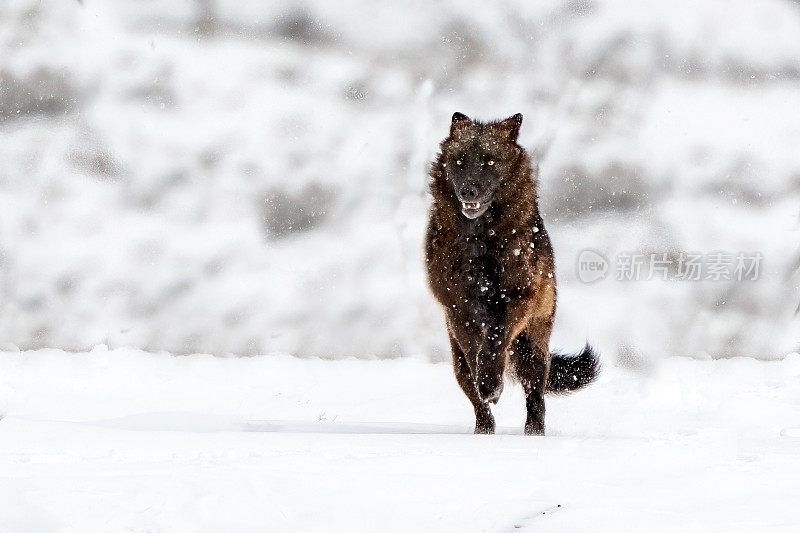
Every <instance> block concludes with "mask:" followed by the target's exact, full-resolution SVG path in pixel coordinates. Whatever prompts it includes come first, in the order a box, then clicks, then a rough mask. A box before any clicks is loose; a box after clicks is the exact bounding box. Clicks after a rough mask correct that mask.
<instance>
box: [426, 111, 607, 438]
mask: <svg viewBox="0 0 800 533" xmlns="http://www.w3.org/2000/svg"><path fill="white" fill-rule="evenodd" d="M521 125H522V115H514V116H513V117H510V118H508V119H505V120H502V121H497V122H488V123H482V122H477V121H473V120H470V119H469V118H467V117H466V116H465V115H462V114H461V113H455V114H454V115H453V120H452V123H451V126H450V134H449V136H448V137H447V138H446V139H445V140H444V141H442V143H441V147H440V148H441V150H440V152H439V154H438V155H437V157H436V160H435V161H434V162H433V164H432V166H431V172H430V176H431V184H430V188H431V194H432V196H433V204H432V205H431V210H430V219H429V222H428V232H427V239H426V264H427V270H428V282H429V286H430V288H431V291H432V293H433V295H434V297H435V298H436V300H437V301H438V302H439V303H440V304H441V305H442V307H443V309H444V312H445V318H446V322H447V329H448V334H449V336H450V346H451V348H452V351H453V367H454V370H455V374H456V379H457V380H458V383H459V385H460V386H461V388H462V390H463V391H464V393H465V394H466V396H467V398H469V400H470V401H471V402H472V404H473V407H474V409H475V416H476V427H475V431H476V432H479V433H491V432H493V431H494V418H493V417H492V414H491V410H490V409H489V403H494V402H496V401H497V399H498V398H499V396H500V394H501V393H502V389H503V376H504V375H506V374H508V375H510V376H512V377H515V378H516V379H518V380H519V381H520V383H522V386H523V389H524V391H525V395H526V407H527V411H528V419H527V421H526V424H525V431H526V433H529V434H541V433H543V432H544V397H543V395H544V392H545V390H547V391H552V392H567V391H569V390H574V389H577V388H579V387H581V386H583V385H586V384H587V383H589V382H591V381H592V380H593V379H594V378H595V376H596V374H597V370H598V363H597V357H596V355H595V354H594V352H593V351H592V350H591V348H589V347H588V346H587V348H586V349H584V351H583V352H582V353H581V354H578V355H577V356H575V357H566V356H561V355H559V354H552V355H551V353H550V351H549V341H550V333H551V331H552V327H553V317H554V314H555V308H556V280H555V270H554V261H553V248H552V245H551V243H550V238H549V237H548V235H547V231H546V230H545V227H544V222H543V220H542V217H541V215H540V214H539V208H538V202H537V193H536V178H537V176H536V174H535V172H534V170H533V168H532V166H531V162H530V159H529V157H528V154H527V153H526V152H525V150H524V149H523V148H522V147H521V146H519V145H518V144H517V142H516V141H517V136H518V134H519V129H520V126H521Z"/></svg>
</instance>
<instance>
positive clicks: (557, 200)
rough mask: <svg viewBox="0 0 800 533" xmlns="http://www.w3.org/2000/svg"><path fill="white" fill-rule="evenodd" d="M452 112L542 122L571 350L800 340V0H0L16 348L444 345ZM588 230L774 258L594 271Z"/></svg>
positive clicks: (7, 275) (1, 336) (561, 316)
mask: <svg viewBox="0 0 800 533" xmlns="http://www.w3.org/2000/svg"><path fill="white" fill-rule="evenodd" d="M456 110H458V111H461V112H464V113H467V114H469V115H470V116H474V117H479V118H483V119H491V118H499V117H505V116H509V115H511V114H513V113H516V112H522V113H523V114H524V115H525V122H524V124H523V128H522V134H521V139H520V142H521V144H523V145H524V146H526V147H527V148H529V149H530V150H532V151H533V150H536V151H537V153H538V154H540V155H541V156H542V158H541V160H540V164H541V184H540V194H541V198H542V202H541V203H542V208H543V211H544V216H545V221H546V223H547V225H548V228H549V229H550V232H551V236H552V238H553V241H554V244H555V249H556V257H557V267H558V276H559V283H560V300H559V310H558V315H557V325H556V331H555V333H554V345H557V346H561V347H563V348H573V347H575V346H577V345H579V344H581V343H582V342H583V341H584V340H585V339H586V338H589V339H590V340H592V341H593V342H595V343H597V344H598V345H599V347H600V349H601V350H603V352H604V353H603V355H604V357H610V358H612V359H613V358H621V359H622V360H623V361H628V362H631V364H635V363H636V360H637V358H653V357H660V356H663V355H688V356H695V357H697V356H699V357H708V356H710V357H730V356H735V355H747V356H754V357H759V358H775V357H780V356H782V355H784V354H786V353H788V352H790V351H793V350H797V349H798V345H799V344H800V328H799V327H798V320H797V317H796V315H795V311H796V309H797V304H798V302H800V295H799V291H798V276H797V273H796V271H795V270H794V269H795V266H796V264H797V257H798V256H797V254H798V241H800V239H798V237H799V236H800V233H799V231H800V229H799V226H798V208H799V207H800V153H798V147H800V4H798V3H794V2H791V1H789V0H765V1H763V2H752V1H750V0H703V1H698V0H676V1H674V2H667V3H665V2H662V1H655V0H640V1H638V2H627V1H613V0H572V1H551V0H547V1H538V2H527V1H522V0H505V1H499V2H492V3H486V2H476V1H472V0H470V1H465V0H445V1H438V2H421V1H412V2H374V1H367V0H346V1H340V2H327V1H324V0H304V1H287V0H270V1H269V2H241V1H236V0H171V1H169V2H159V1H156V0H114V1H106V2H101V1H99V0H84V1H83V2H82V3H81V2H78V1H77V0H2V2H0V343H4V344H2V346H5V347H8V346H9V345H15V346H18V347H20V348H22V349H28V348H37V347H45V346H47V347H58V348H64V349H73V350H84V349H87V348H89V347H91V346H93V345H96V344H101V343H103V344H107V345H109V346H110V347H112V348H113V347H117V346H123V345H131V346H136V347H139V348H143V349H146V350H168V351H171V352H174V353H191V352H206V353H213V354H225V353H234V354H245V355H247V354H257V353H271V352H287V353H292V354H297V355H301V356H322V357H341V356H356V357H379V358H383V357H397V356H416V357H422V358H426V359H432V360H446V359H447V358H449V355H448V353H447V350H446V337H445V330H444V325H443V321H442V317H441V313H440V311H439V310H438V309H437V308H436V307H435V305H434V303H433V300H432V299H431V298H430V296H429V295H428V293H427V289H426V286H425V282H424V275H423V268H422V262H421V259H422V252H421V249H422V238H423V233H424V227H425V222H426V220H425V219H426V210H427V205H428V198H427V196H426V188H427V176H426V170H427V165H428V162H429V161H430V160H431V158H432V157H433V155H434V154H435V151H436V149H437V143H438V142H439V141H440V140H441V138H442V137H443V136H444V135H445V134H446V132H447V129H448V125H449V119H450V116H451V114H452V113H453V111H456ZM585 248H592V249H595V250H598V251H600V252H601V253H603V254H604V255H606V256H607V257H609V258H611V257H614V256H615V255H616V254H619V253H623V252H644V253H670V254H677V253H679V252H680V251H699V252H703V253H710V252H713V251H719V250H723V251H728V252H731V253H736V252H755V251H758V252H761V253H762V254H763V257H764V260H763V265H762V272H761V277H760V279H759V280H758V281H755V282H738V281H734V280H732V281H714V282H676V281H671V282H664V281H658V280H654V281H639V282H628V283H623V282H619V281H616V280H614V279H606V280H603V281H600V282H597V283H595V284H592V285H585V284H583V283H581V282H580V281H579V280H578V278H577V275H576V261H577V257H578V255H579V253H580V251H581V250H583V249H585ZM632 358H633V359H632Z"/></svg>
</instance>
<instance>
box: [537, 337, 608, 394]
mask: <svg viewBox="0 0 800 533" xmlns="http://www.w3.org/2000/svg"><path fill="white" fill-rule="evenodd" d="M598 374H600V359H599V358H598V356H597V354H596V353H595V351H594V350H592V347H591V346H589V345H588V344H587V345H586V346H584V348H583V350H581V352H580V353H577V354H570V355H567V354H561V353H557V352H552V353H551V354H550V377H549V378H548V379H547V391H546V392H553V393H556V394H563V393H567V392H572V391H574V390H578V389H580V388H581V387H585V386H586V385H588V384H589V383H591V382H592V381H594V380H595V379H596V378H597V376H598Z"/></svg>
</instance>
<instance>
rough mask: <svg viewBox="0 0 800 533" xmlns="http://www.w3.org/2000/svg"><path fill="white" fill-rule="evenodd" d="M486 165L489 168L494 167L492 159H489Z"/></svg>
mask: <svg viewBox="0 0 800 533" xmlns="http://www.w3.org/2000/svg"><path fill="white" fill-rule="evenodd" d="M486 164H487V165H489V166H492V165H494V159H490V160H489V161H487V162H486Z"/></svg>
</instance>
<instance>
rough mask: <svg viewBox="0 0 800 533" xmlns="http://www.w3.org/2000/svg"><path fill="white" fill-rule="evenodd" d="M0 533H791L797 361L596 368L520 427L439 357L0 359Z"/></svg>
mask: <svg viewBox="0 0 800 533" xmlns="http://www.w3.org/2000/svg"><path fill="white" fill-rule="evenodd" d="M0 410H2V411H0V412H2V413H3V414H4V417H3V419H2V420H0V531H3V532H14V533H17V532H36V533H38V532H42V531H48V532H61V531H65V532H81V533H85V532H87V531H92V532H94V531H112V532H116V531H127V532H171V533H172V532H183V531H186V532H197V531H219V532H229V531H237V532H239V531H404V532H405V531H437V532H439V531H512V530H523V531H524V530H528V531H536V532H545V531H553V532H566V531H698V532H700V531H702V532H709V531H719V532H726V533H727V532H734V531H741V532H752V531H796V530H797V524H798V523H800V508H798V506H797V495H798V487H799V486H800V485H798V483H799V482H798V480H800V355H798V354H791V355H789V356H787V357H785V358H783V359H782V360H779V361H771V362H765V361H756V360H753V359H745V358H734V359H727V360H692V359H686V358H669V359H666V360H663V361H662V362H661V363H660V364H658V365H657V366H651V367H625V366H617V365H613V364H607V365H606V367H605V369H604V372H603V375H602V377H601V379H600V380H599V382H598V383H596V384H594V385H592V386H591V387H590V388H588V389H586V390H584V391H581V392H578V393H575V394H574V395H572V396H566V397H553V398H549V400H548V414H547V427H548V434H547V436H545V437H525V436H523V435H521V430H522V422H523V407H522V394H521V391H520V390H518V389H517V388H515V387H509V388H507V390H506V392H505V393H504V395H503V397H502V399H501V401H500V403H499V404H498V406H497V408H496V409H495V413H496V416H497V420H498V426H499V427H500V428H501V429H500V434H498V435H496V436H474V435H471V434H470V430H471V425H472V417H471V411H470V407H469V404H468V403H467V401H466V399H465V398H464V397H463V395H462V394H461V392H460V391H459V390H458V388H457V385H456V384H455V380H454V379H453V377H452V374H451V369H450V367H449V365H447V364H432V363H429V362H426V361H422V360H417V359H401V360H383V361H378V360H372V361H369V360H356V359H344V360H339V361H323V360H318V359H298V358H294V357H289V356H258V357H252V358H219V357H211V356H207V355H191V356H172V355H169V354H149V353H145V352H140V351H137V350H133V349H118V350H112V351H108V350H107V349H106V348H105V347H99V348H96V349H95V350H93V351H92V352H91V353H75V354H70V353H65V352H62V351H58V350H41V351H36V352H22V353H19V352H2V353H0Z"/></svg>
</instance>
